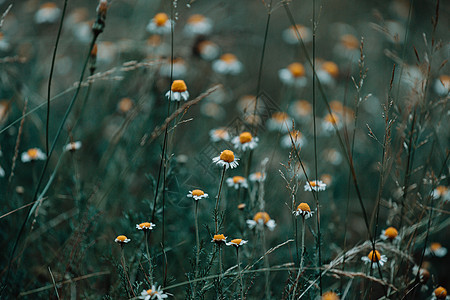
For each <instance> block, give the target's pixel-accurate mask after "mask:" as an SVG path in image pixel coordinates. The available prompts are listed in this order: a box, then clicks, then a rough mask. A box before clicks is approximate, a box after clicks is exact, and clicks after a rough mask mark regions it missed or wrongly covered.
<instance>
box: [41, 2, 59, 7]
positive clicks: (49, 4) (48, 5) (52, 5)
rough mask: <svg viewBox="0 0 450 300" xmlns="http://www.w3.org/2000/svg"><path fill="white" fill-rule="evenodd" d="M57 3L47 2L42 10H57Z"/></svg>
mask: <svg viewBox="0 0 450 300" xmlns="http://www.w3.org/2000/svg"><path fill="white" fill-rule="evenodd" d="M56 7H57V6H56V3H53V2H46V3H44V4H42V5H41V8H56Z"/></svg>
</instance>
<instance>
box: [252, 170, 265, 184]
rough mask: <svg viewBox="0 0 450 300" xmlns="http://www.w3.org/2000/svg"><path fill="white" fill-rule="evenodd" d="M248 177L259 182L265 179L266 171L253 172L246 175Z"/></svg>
mask: <svg viewBox="0 0 450 300" xmlns="http://www.w3.org/2000/svg"><path fill="white" fill-rule="evenodd" d="M248 179H249V180H250V181H252V182H261V181H265V180H266V173H261V172H255V173H252V174H250V175H249V176H248Z"/></svg>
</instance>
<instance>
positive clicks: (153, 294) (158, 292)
mask: <svg viewBox="0 0 450 300" xmlns="http://www.w3.org/2000/svg"><path fill="white" fill-rule="evenodd" d="M168 297H169V294H167V293H164V292H163V291H162V289H161V287H160V286H158V287H156V285H152V288H151V289H149V290H143V291H142V293H141V295H140V296H139V299H144V300H151V299H158V300H161V299H166V298H168Z"/></svg>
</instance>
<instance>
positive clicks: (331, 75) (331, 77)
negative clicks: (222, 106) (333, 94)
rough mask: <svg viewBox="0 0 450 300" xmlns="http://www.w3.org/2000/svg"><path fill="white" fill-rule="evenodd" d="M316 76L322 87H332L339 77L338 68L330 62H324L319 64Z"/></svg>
mask: <svg viewBox="0 0 450 300" xmlns="http://www.w3.org/2000/svg"><path fill="white" fill-rule="evenodd" d="M316 74H317V78H318V79H319V81H320V83H321V84H322V85H326V86H330V87H334V86H335V84H336V79H337V77H338V76H339V67H338V66H337V64H335V63H334V62H332V61H325V62H323V63H322V64H320V67H319V69H318V70H317V71H316Z"/></svg>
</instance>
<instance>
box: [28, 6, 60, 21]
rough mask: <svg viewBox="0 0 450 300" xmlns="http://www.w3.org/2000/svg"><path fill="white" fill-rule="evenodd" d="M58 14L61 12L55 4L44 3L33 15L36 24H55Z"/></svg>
mask: <svg viewBox="0 0 450 300" xmlns="http://www.w3.org/2000/svg"><path fill="white" fill-rule="evenodd" d="M60 13H61V10H60V9H59V8H58V7H57V6H56V3H54V2H46V3H44V4H42V5H41V7H40V8H39V10H38V11H37V12H36V14H35V15H34V21H35V22H36V23H38V24H43V23H55V22H56V21H58V18H59V15H60Z"/></svg>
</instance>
